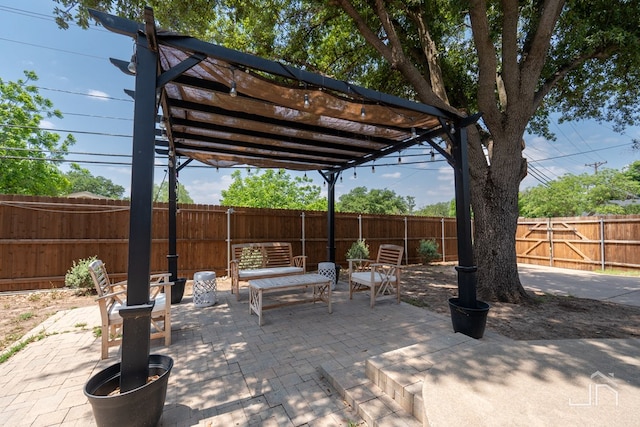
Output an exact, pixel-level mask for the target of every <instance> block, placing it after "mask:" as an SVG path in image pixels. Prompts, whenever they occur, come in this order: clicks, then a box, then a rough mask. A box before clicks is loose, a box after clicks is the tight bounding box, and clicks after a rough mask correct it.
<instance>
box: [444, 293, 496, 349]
mask: <svg viewBox="0 0 640 427" xmlns="http://www.w3.org/2000/svg"><path fill="white" fill-rule="evenodd" d="M476 303H477V305H478V307H477V308H469V307H463V306H461V305H460V302H459V299H458V298H449V308H450V309H451V322H452V323H453V331H454V332H460V333H462V334H465V335H467V336H469V337H471V338H475V339H479V338H482V336H483V335H484V328H485V326H486V325H487V314H488V313H489V304H487V303H486V302H484V301H476Z"/></svg>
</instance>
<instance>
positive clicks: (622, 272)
mask: <svg viewBox="0 0 640 427" xmlns="http://www.w3.org/2000/svg"><path fill="white" fill-rule="evenodd" d="M594 272H595V273H600V274H610V275H612V276H631V277H640V271H637V270H633V271H631V270H619V269H616V268H607V269H604V270H602V269H598V270H594Z"/></svg>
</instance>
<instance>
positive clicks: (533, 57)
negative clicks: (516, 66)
mask: <svg viewBox="0 0 640 427" xmlns="http://www.w3.org/2000/svg"><path fill="white" fill-rule="evenodd" d="M512 1H516V0H512ZM564 4H565V0H545V2H544V5H543V6H542V12H541V13H542V14H541V16H540V20H539V22H538V26H537V27H536V31H535V35H534V37H533V39H532V42H531V46H530V49H529V51H528V52H523V56H524V59H523V61H522V66H521V68H520V69H521V73H522V74H521V79H520V95H521V96H522V95H525V94H533V93H534V92H535V88H536V87H537V86H538V82H539V79H540V73H541V72H542V68H543V67H544V64H545V59H546V56H547V52H548V50H549V46H550V43H551V36H552V35H553V29H554V27H555V25H556V22H558V17H559V16H560V12H562V8H563V7H564Z"/></svg>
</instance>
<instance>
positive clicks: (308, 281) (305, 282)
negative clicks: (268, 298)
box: [249, 273, 332, 326]
mask: <svg viewBox="0 0 640 427" xmlns="http://www.w3.org/2000/svg"><path fill="white" fill-rule="evenodd" d="M331 282H332V279H331V278H329V277H327V276H323V275H321V274H315V273H312V274H298V275H294V276H282V277H272V278H269V279H256V280H249V314H253V313H256V314H257V315H258V324H259V325H260V326H262V324H263V322H262V311H263V310H269V309H271V308H278V307H284V306H287V305H293V304H303V303H307V302H313V303H315V302H316V301H324V302H326V303H327V305H328V306H329V313H332V309H331ZM309 286H312V287H313V298H311V299H304V300H296V301H287V302H279V303H276V304H270V305H266V306H263V305H262V295H263V294H264V293H269V292H282V291H286V290H294V289H304V288H307V287H309Z"/></svg>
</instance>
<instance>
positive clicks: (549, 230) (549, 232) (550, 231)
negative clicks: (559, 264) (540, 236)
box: [547, 218, 553, 267]
mask: <svg viewBox="0 0 640 427" xmlns="http://www.w3.org/2000/svg"><path fill="white" fill-rule="evenodd" d="M547 236H549V267H553V222H552V221H551V218H547Z"/></svg>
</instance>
